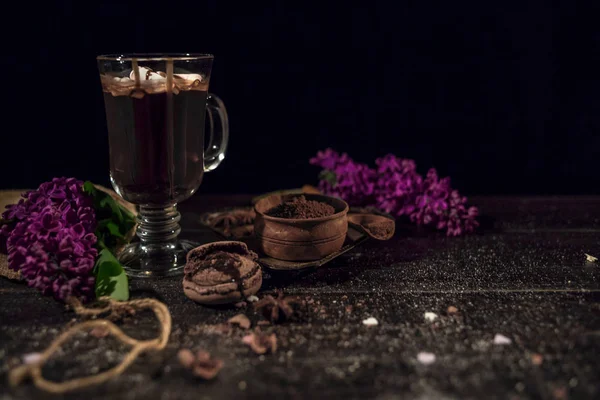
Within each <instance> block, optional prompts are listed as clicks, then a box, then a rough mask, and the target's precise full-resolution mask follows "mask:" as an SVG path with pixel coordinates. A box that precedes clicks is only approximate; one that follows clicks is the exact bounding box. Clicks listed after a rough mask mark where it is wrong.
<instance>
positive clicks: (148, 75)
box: [100, 67, 208, 98]
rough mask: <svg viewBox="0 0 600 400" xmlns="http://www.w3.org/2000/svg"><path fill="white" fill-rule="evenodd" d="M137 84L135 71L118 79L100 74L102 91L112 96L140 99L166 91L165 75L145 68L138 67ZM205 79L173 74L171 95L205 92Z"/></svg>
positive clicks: (199, 76)
mask: <svg viewBox="0 0 600 400" xmlns="http://www.w3.org/2000/svg"><path fill="white" fill-rule="evenodd" d="M138 71H139V83H136V76H135V71H134V70H131V72H130V73H129V76H126V77H118V76H112V75H107V74H100V80H101V82H102V89H103V90H104V91H105V92H107V93H110V94H112V95H113V96H131V97H135V98H142V97H144V95H145V94H155V93H165V92H166V91H167V74H166V73H165V72H163V71H154V70H152V69H150V68H146V67H138ZM207 89H208V82H207V81H206V77H204V76H202V75H200V74H173V83H172V87H171V90H172V92H173V94H178V93H179V92H180V91H188V90H207Z"/></svg>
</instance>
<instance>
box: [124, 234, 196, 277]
mask: <svg viewBox="0 0 600 400" xmlns="http://www.w3.org/2000/svg"><path fill="white" fill-rule="evenodd" d="M197 246H199V244H198V243H194V242H191V241H189V240H177V241H174V242H168V243H160V244H153V245H145V246H143V245H142V243H139V242H138V243H131V244H129V245H127V246H126V247H125V248H124V249H123V251H122V252H121V253H120V254H119V257H118V258H119V261H120V262H121V264H122V265H123V269H125V272H126V273H127V275H128V276H131V277H136V278H157V277H167V276H178V275H183V268H184V267H185V263H186V255H187V253H188V251H190V250H192V249H193V248H195V247H197Z"/></svg>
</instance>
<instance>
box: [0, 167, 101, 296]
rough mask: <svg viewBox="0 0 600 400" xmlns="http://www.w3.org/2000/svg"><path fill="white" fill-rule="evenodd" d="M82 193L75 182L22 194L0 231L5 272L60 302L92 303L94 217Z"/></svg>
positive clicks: (60, 180) (65, 180)
mask: <svg viewBox="0 0 600 400" xmlns="http://www.w3.org/2000/svg"><path fill="white" fill-rule="evenodd" d="M82 188H83V182H81V181H78V180H76V179H75V178H54V179H53V180H52V181H51V182H46V183H43V184H42V185H40V187H39V188H38V189H37V190H34V191H30V192H27V193H24V194H23V195H22V197H23V198H22V199H21V200H20V201H19V203H17V204H14V205H10V206H7V210H6V211H5V212H4V213H3V214H2V218H3V219H4V220H8V221H11V223H9V224H6V225H3V226H2V229H1V230H0V236H4V237H5V238H6V245H7V250H8V265H9V267H10V268H11V269H13V270H15V271H20V272H21V275H22V276H23V278H24V279H25V280H26V281H27V284H28V285H29V286H31V287H35V288H37V289H38V290H40V291H41V292H42V293H44V294H46V295H53V296H54V297H55V298H56V299H58V300H62V301H64V300H66V299H67V298H68V297H70V296H75V297H78V298H80V299H81V300H83V301H87V300H90V299H92V298H93V297H94V281H95V278H94V276H93V274H92V269H93V267H94V263H95V260H96V257H97V255H98V251H97V250H96V248H95V244H96V236H95V235H94V233H93V232H94V229H95V227H96V217H95V213H94V210H93V208H92V205H93V200H92V199H91V197H89V196H87V195H86V194H84V193H83V190H82Z"/></svg>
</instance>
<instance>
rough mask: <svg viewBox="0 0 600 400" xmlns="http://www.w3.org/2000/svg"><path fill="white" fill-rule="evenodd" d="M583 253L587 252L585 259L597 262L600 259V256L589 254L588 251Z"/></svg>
mask: <svg viewBox="0 0 600 400" xmlns="http://www.w3.org/2000/svg"><path fill="white" fill-rule="evenodd" d="M583 254H585V259H586V260H587V262H596V261H598V257H594V256H592V255H590V254H587V253H583Z"/></svg>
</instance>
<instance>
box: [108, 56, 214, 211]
mask: <svg viewBox="0 0 600 400" xmlns="http://www.w3.org/2000/svg"><path fill="white" fill-rule="evenodd" d="M137 70H138V73H135V71H133V70H132V71H131V72H130V73H129V75H128V76H125V77H117V76H109V75H101V81H102V89H103V91H104V101H105V105H106V119H107V123H108V132H109V140H110V142H111V145H110V163H111V179H112V181H113V183H114V184H115V187H116V188H117V189H118V191H119V194H120V195H121V196H122V197H123V198H124V199H125V200H128V201H130V202H132V203H135V204H147V205H164V204H173V203H177V202H180V201H182V200H185V199H186V198H188V197H189V196H191V194H193V192H194V191H195V190H196V189H197V188H198V186H200V183H201V181H202V177H203V175H204V159H203V154H204V135H203V134H202V133H203V132H204V120H205V114H206V98H207V89H208V82H207V81H206V80H204V79H203V77H202V76H201V75H198V74H171V77H170V78H168V77H167V75H166V74H165V73H163V72H156V71H152V70H150V69H149V68H144V67H139V68H137Z"/></svg>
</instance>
